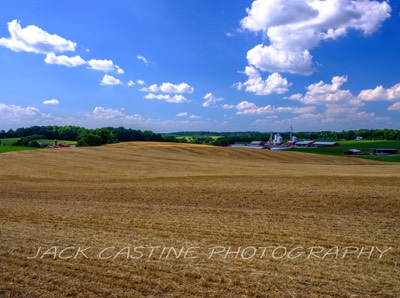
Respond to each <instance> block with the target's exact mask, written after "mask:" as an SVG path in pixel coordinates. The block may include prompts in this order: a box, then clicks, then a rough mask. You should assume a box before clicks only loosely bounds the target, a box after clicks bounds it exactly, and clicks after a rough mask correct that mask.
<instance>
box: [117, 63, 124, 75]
mask: <svg viewBox="0 0 400 298" xmlns="http://www.w3.org/2000/svg"><path fill="white" fill-rule="evenodd" d="M115 67H116V68H117V73H118V74H124V73H125V71H124V70H123V69H122V68H121V67H119V66H118V65H116V66H115Z"/></svg>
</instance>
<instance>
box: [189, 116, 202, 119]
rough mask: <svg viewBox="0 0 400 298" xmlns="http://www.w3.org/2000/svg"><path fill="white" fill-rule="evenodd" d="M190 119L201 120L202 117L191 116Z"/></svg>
mask: <svg viewBox="0 0 400 298" xmlns="http://www.w3.org/2000/svg"><path fill="white" fill-rule="evenodd" d="M189 119H192V120H195V119H201V117H200V116H197V115H190V116H189Z"/></svg>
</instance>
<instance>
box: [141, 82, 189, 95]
mask: <svg viewBox="0 0 400 298" xmlns="http://www.w3.org/2000/svg"><path fill="white" fill-rule="evenodd" d="M140 91H145V92H164V93H193V92H194V88H193V87H191V86H189V85H188V84H187V83H180V84H176V85H174V84H172V83H162V84H161V85H160V86H158V85H157V84H153V85H151V86H150V87H148V88H142V89H140Z"/></svg>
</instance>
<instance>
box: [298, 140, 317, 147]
mask: <svg viewBox="0 0 400 298" xmlns="http://www.w3.org/2000/svg"><path fill="white" fill-rule="evenodd" d="M313 144H314V141H302V142H297V143H296V146H297V147H311V146H312V145H313Z"/></svg>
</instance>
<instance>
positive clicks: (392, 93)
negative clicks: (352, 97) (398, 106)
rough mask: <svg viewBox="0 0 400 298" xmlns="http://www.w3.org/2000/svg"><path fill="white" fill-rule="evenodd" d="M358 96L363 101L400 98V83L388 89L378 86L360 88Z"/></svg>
mask: <svg viewBox="0 0 400 298" xmlns="http://www.w3.org/2000/svg"><path fill="white" fill-rule="evenodd" d="M358 98H359V99H361V100H364V101H377V100H396V99H400V83H398V84H396V85H394V86H393V87H391V88H389V89H385V88H383V87H382V86H378V87H376V88H375V89H367V90H362V91H361V92H360V94H359V95H358Z"/></svg>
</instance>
